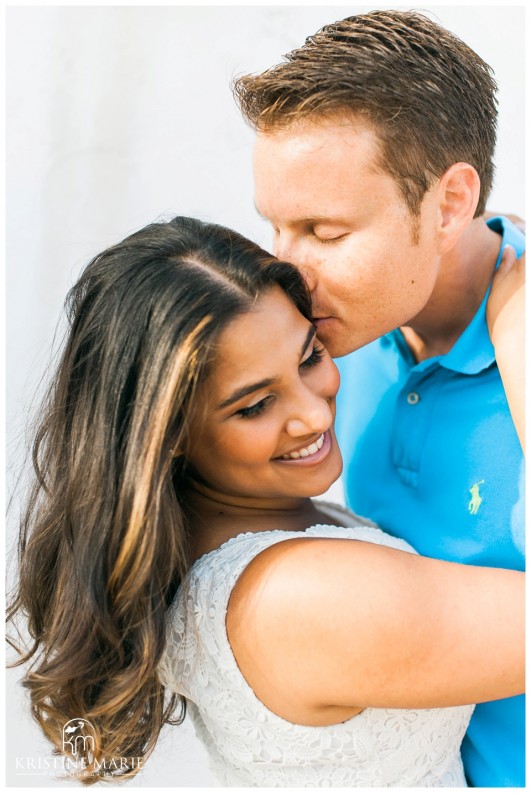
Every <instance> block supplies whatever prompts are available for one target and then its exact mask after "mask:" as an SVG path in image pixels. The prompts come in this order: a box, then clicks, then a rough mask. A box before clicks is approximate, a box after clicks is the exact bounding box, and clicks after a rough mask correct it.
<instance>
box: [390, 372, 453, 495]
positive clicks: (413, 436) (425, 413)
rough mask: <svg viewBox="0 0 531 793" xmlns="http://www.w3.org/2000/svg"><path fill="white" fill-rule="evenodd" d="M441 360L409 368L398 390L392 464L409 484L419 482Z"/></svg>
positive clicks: (413, 484) (439, 383)
mask: <svg viewBox="0 0 531 793" xmlns="http://www.w3.org/2000/svg"><path fill="white" fill-rule="evenodd" d="M443 376H444V371H443V370H441V367H440V366H439V365H438V364H435V363H434V364H431V365H429V366H425V365H423V364H419V365H417V366H415V367H413V368H412V369H411V370H410V373H409V375H408V377H407V378H406V380H405V383H404V385H403V387H402V388H401V390H400V391H399V393H398V397H397V401H396V406H395V414H394V422H393V436H392V460H393V465H394V467H395V469H396V471H397V473H398V476H399V477H400V479H401V481H402V482H403V483H404V484H405V485H407V486H408V487H412V488H416V487H418V484H419V473H420V465H421V461H422V453H423V450H424V447H425V443H426V439H427V436H428V432H429V424H430V421H431V416H432V413H433V406H434V402H435V399H436V398H437V394H438V392H439V389H440V387H441V386H442V382H443Z"/></svg>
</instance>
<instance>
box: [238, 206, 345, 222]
mask: <svg viewBox="0 0 531 793" xmlns="http://www.w3.org/2000/svg"><path fill="white" fill-rule="evenodd" d="M254 208H255V210H256V213H257V215H259V216H260V218H261V219H262V220H265V221H267V223H271V221H270V220H269V218H268V217H266V216H265V215H263V214H262V213H261V212H260V210H259V209H258V207H257V206H256V203H255V205H254ZM341 222H343V221H342V219H341V218H335V217H331V216H330V215H312V216H311V217H300V218H292V220H291V221H290V223H289V225H291V226H296V225H297V224H301V223H308V224H309V225H310V224H312V223H341Z"/></svg>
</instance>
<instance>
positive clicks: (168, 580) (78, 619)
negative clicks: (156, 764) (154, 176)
mask: <svg viewBox="0 0 531 793" xmlns="http://www.w3.org/2000/svg"><path fill="white" fill-rule="evenodd" d="M274 285H279V286H280V287H281V288H282V289H283V290H284V291H285V292H286V293H287V294H288V295H289V296H290V297H291V299H292V300H293V302H294V303H295V305H296V306H297V307H298V308H299V309H300V310H301V311H302V313H303V314H304V315H305V316H307V317H310V311H311V309H310V301H309V296H308V293H307V291H306V288H305V286H304V283H303V281H302V279H301V277H300V276H299V274H298V273H297V271H296V270H295V269H294V268H292V267H291V266H289V265H287V264H284V263H282V262H278V261H277V260H276V259H274V258H273V257H271V256H270V255H269V254H267V253H266V252H264V251H263V250H261V249H260V248H259V247H258V246H256V245H254V244H253V243H251V242H249V241H248V240H246V239H244V238H243V237H241V236H240V235H239V234H236V233H235V232H233V231H230V230H228V229H225V228H223V227H221V226H216V225H213V224H206V223H202V222H200V221H197V220H194V219H191V218H182V217H177V218H175V219H173V220H172V221H170V222H165V223H155V224H152V225H150V226H147V227H146V228H144V229H142V230H141V231H139V232H137V233H135V234H133V235H131V236H129V237H128V238H127V239H125V240H123V242H121V243H119V244H117V245H115V246H113V247H111V248H109V249H108V250H106V251H104V252H103V253H102V254H100V255H99V256H97V257H96V258H95V259H93V261H91V262H90V264H89V265H88V266H87V267H86V269H85V270H84V272H83V274H82V275H81V277H80V279H79V281H78V282H77V283H76V284H75V286H74V287H73V288H72V289H71V291H70V292H69V294H68V297H67V300H66V310H67V314H68V319H69V323H70V326H69V332H68V335H67V339H66V343H65V347H64V350H63V353H62V357H61V359H60V362H59V365H58V368H57V371H56V372H55V374H54V376H53V380H52V383H51V386H50V389H49V392H48V394H47V397H46V399H45V402H44V404H43V406H42V407H41V410H40V416H41V418H40V421H39V427H38V431H37V434H36V438H35V441H34V445H33V467H34V482H33V486H32V488H31V492H30V494H29V497H28V501H27V506H26V509H25V513H24V515H23V519H22V522H21V530H20V539H19V548H18V552H19V567H18V581H17V586H16V590H15V592H14V594H13V597H12V600H11V604H10V608H9V610H8V619H9V620H12V621H13V622H14V623H17V621H18V619H19V618H20V617H22V618H23V620H24V624H25V626H26V629H27V630H28V631H29V635H30V636H31V646H30V647H29V648H28V647H26V648H22V647H21V646H20V641H17V642H15V641H14V640H12V643H13V644H14V646H15V647H16V649H17V650H18V652H19V653H20V657H19V658H18V659H17V661H16V663H15V664H14V665H20V664H27V666H28V668H27V672H26V675H25V677H24V686H25V687H26V688H27V689H28V690H29V693H30V698H31V709H32V713H33V716H34V717H35V719H36V720H37V722H38V723H39V725H40V726H41V728H42V730H43V732H44V734H45V735H46V737H47V738H48V739H49V740H50V741H51V742H52V744H53V745H54V747H55V751H56V752H59V753H63V754H64V753H65V748H64V744H63V736H64V733H63V729H64V727H65V724H66V723H67V722H69V721H70V720H71V719H78V720H81V719H84V720H86V721H88V722H89V723H90V725H91V730H92V738H93V740H92V741H91V742H87V743H85V742H81V743H78V744H76V748H77V755H76V759H77V760H81V766H83V768H82V769H81V768H78V766H76V770H74V772H73V773H74V774H75V775H77V776H78V777H79V779H80V780H81V781H82V782H83V783H84V784H92V783H94V782H96V781H98V780H100V779H106V780H109V779H110V780H116V779H120V780H121V779H126V778H129V777H131V776H133V775H134V774H135V773H136V772H137V770H138V768H139V764H140V762H139V761H141V760H142V759H143V758H145V757H147V756H148V755H149V753H150V752H151V751H152V750H153V748H154V746H155V743H156V741H157V738H158V736H159V733H160V730H161V728H162V726H163V724H164V723H166V722H169V723H178V722H179V719H174V718H172V716H173V714H174V712H175V710H176V707H177V705H178V704H180V705H181V714H180V717H181V720H182V718H184V710H185V707H184V706H185V703H184V701H183V700H182V699H181V698H180V697H179V696H177V695H175V694H174V693H172V692H167V691H165V689H164V687H163V686H162V684H161V682H160V680H159V678H158V676H157V665H158V663H159V660H160V657H161V654H162V651H163V648H164V643H165V614H166V612H167V610H168V607H169V605H170V603H171V601H172V599H173V598H174V596H175V593H176V590H177V588H178V586H179V584H180V583H181V581H182V579H183V577H184V576H185V574H186V572H187V569H188V567H189V550H188V539H189V537H188V532H187V526H186V520H185V515H184V513H183V509H182V503H183V496H184V495H185V493H186V486H187V476H186V461H185V458H184V457H183V456H180V457H179V456H178V457H176V456H175V454H176V452H175V450H176V449H186V446H187V440H188V439H187V418H188V417H189V416H190V411H191V407H192V404H193V397H194V392H195V391H196V388H197V386H198V384H199V383H200V382H202V381H203V380H204V378H205V377H206V376H207V375H208V371H209V366H210V365H211V363H212V360H213V358H214V356H215V344H216V340H217V338H218V337H219V334H220V332H221V331H222V330H223V328H224V327H225V326H226V325H227V324H228V323H229V322H230V321H231V320H232V319H234V318H235V317H236V316H238V315H239V314H241V313H243V312H245V311H248V310H249V309H250V307H251V306H252V304H253V302H254V301H255V300H256V299H257V298H259V297H260V295H261V294H263V293H265V292H267V291H268V290H269V289H271V288H272V286H274ZM30 661H31V663H29V662H30Z"/></svg>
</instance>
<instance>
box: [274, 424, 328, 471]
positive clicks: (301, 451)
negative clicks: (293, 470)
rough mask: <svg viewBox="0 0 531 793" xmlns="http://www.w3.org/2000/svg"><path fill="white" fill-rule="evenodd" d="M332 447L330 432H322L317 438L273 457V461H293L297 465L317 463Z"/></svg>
mask: <svg viewBox="0 0 531 793" xmlns="http://www.w3.org/2000/svg"><path fill="white" fill-rule="evenodd" d="M331 448H332V440H331V438H330V432H329V431H328V430H327V431H326V432H322V433H321V434H320V435H319V437H318V438H317V440H315V441H313V442H312V443H310V444H306V445H305V446H299V447H298V448H296V449H293V450H292V451H290V452H287V453H285V454H282V455H281V456H280V457H275V458H274V460H275V462H280V463H286V462H287V463H292V464H293V463H295V464H297V465H317V464H318V463H320V462H322V461H323V460H324V459H325V457H327V456H328V454H329V453H330V449H331Z"/></svg>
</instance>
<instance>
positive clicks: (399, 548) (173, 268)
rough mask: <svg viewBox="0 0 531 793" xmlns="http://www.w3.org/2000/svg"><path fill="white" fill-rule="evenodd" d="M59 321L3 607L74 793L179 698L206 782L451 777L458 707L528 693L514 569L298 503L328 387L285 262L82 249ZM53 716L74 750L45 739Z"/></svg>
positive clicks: (326, 461) (205, 229)
mask: <svg viewBox="0 0 531 793" xmlns="http://www.w3.org/2000/svg"><path fill="white" fill-rule="evenodd" d="M508 262H509V265H510V260H508ZM509 265H506V267H508V266H509ZM513 270H514V268H513ZM503 275H504V278H503V279H502V284H501V286H502V289H501V290H498V292H497V294H498V295H499V294H500V291H501V292H503V289H504V288H507V284H508V283H509V281H510V280H511V278H513V277H514V275H513V274H512V271H511V273H504V274H503ZM496 299H498V298H496ZM500 300H501V302H502V303H503V304H505V302H506V299H505V296H504V295H502V297H501V298H500ZM492 305H493V306H494V308H493V318H492V324H493V326H495V328H496V333H497V334H498V337H499V344H500V349H503V348H504V347H505V346H506V345H507V338H508V337H509V336H510V334H508V332H507V331H506V329H505V327H504V322H505V320H504V317H505V316H506V315H505V313H504V311H505V309H504V308H503V307H502V308H498V307H496V304H495V301H494V300H493V301H492ZM67 308H68V313H69V317H70V323H71V327H70V332H69V335H68V338H67V341H66V345H65V349H64V352H63V356H62V359H61V361H60V363H59V366H58V369H57V373H56V376H55V379H54V382H53V383H52V387H51V390H50V394H49V396H48V400H47V406H46V408H45V410H44V413H43V419H42V424H41V426H40V429H39V432H38V434H37V438H36V441H35V447H34V463H35V469H36V480H35V484H34V487H33V491H32V494H31V498H30V501H29V504H28V509H27V513H26V516H25V520H24V523H23V526H22V531H21V540H20V584H19V590H18V592H17V594H16V597H15V599H14V601H13V606H12V609H11V616H14V615H16V614H17V613H18V612H22V613H24V614H25V615H27V618H28V625H29V631H30V634H31V636H32V638H33V646H32V647H31V648H30V650H29V651H28V652H27V653H26V654H25V655H23V657H22V658H21V660H20V663H23V662H26V661H28V660H29V659H31V658H33V665H32V667H31V669H30V670H29V672H28V674H27V676H26V678H25V685H26V686H27V688H28V689H29V691H30V694H31V700H32V710H33V714H34V716H35V718H36V719H37V720H38V722H39V723H40V725H41V727H42V729H43V731H44V733H45V735H46V736H47V737H48V738H49V739H50V740H51V741H52V742H53V743H54V745H55V746H56V747H57V749H58V750H59V751H63V752H65V751H68V750H69V747H70V748H71V747H72V746H74V750H73V752H72V754H73V756H74V760H75V761H76V762H78V763H79V761H80V760H81V761H82V763H81V765H79V764H78V765H76V764H75V763H74V771H75V772H76V773H77V775H78V776H79V778H80V779H81V781H83V782H84V783H86V784H91V783H93V782H95V781H97V780H98V779H99V778H101V777H103V776H106V775H107V776H109V775H111V776H116V777H117V778H125V777H128V776H132V775H134V773H136V771H137V770H138V767H139V758H143V757H145V756H146V755H148V754H149V753H150V751H151V750H152V749H153V747H154V745H155V742H156V740H157V737H158V734H159V731H160V729H161V727H162V725H163V723H164V722H166V721H168V720H170V718H171V714H172V712H173V710H174V708H175V706H176V704H177V700H178V699H179V698H180V697H181V695H184V696H186V697H187V698H188V699H189V700H190V710H191V713H192V716H193V719H194V722H195V724H196V727H197V729H198V731H199V734H200V736H201V737H202V739H203V740H204V741H205V744H206V746H207V748H208V750H209V753H210V755H211V758H212V761H213V764H214V767H215V769H216V772H217V773H218V775H219V777H220V780H221V781H222V782H224V783H225V784H229V785H265V786H276V785H294V784H295V785H297V784H301V785H306V786H319V785H336V786H338V785H339V786H341V785H345V786H353V785H364V786H370V785H382V784H384V785H400V786H409V785H423V786H430V785H433V786H436V785H446V786H449V785H463V784H465V782H464V777H463V774H462V766H461V764H460V759H459V744H460V741H461V738H462V736H463V733H464V731H465V729H466V725H467V722H468V718H469V716H470V713H471V710H472V707H471V703H474V702H478V701H482V700H488V699H493V698H497V697H505V696H510V695H512V694H516V693H519V692H520V691H521V690H522V688H523V672H524V670H523V667H524V662H523V645H524V642H523V575H522V574H521V573H516V572H513V571H505V570H486V569H481V568H473V567H465V566H461V565H456V564H450V563H444V562H439V561H435V560H431V559H423V558H421V557H418V556H417V555H416V554H415V553H414V551H413V549H411V548H410V547H409V546H407V544H406V543H404V542H403V541H401V540H398V539H395V538H392V537H390V536H388V535H385V534H384V533H383V532H381V531H379V530H378V529H376V528H375V527H373V526H372V524H371V523H370V522H369V521H367V520H364V519H361V518H357V517H356V516H354V515H352V514H351V513H348V512H347V511H346V510H343V509H340V508H337V507H331V506H327V505H325V504H323V503H322V502H319V501H317V502H313V501H311V500H310V497H311V496H315V495H318V494H320V493H323V492H325V491H326V490H327V489H328V487H329V486H330V484H331V483H332V482H333V481H334V480H335V479H336V478H337V477H338V476H339V474H340V471H341V457H340V453H339V450H338V448H337V443H336V440H335V437H334V429H333V421H334V411H335V395H336V392H337V389H338V385H339V380H338V374H337V370H336V367H335V365H334V364H333V362H332V360H331V359H330V357H329V356H328V354H327V352H326V350H325V349H324V348H323V347H322V346H321V345H320V343H319V341H318V340H317V339H316V337H315V329H314V327H313V325H312V324H311V321H310V318H311V304H310V299H309V296H308V293H307V291H306V288H305V286H304V283H303V281H302V280H301V277H300V276H299V274H298V273H297V271H296V270H295V269H294V268H292V267H291V266H289V265H287V264H284V263H282V262H278V261H277V260H275V259H274V258H273V257H271V256H269V255H268V254H266V253H265V252H264V251H262V250H260V249H259V248H258V247H257V246H255V245H254V244H252V243H250V242H248V241H247V240H245V239H243V238H242V237H240V236H239V235H238V234H236V233H235V232H231V231H229V230H227V229H223V228H221V227H219V226H213V225H209V224H203V223H200V222H199V221H195V220H192V219H189V218H175V219H174V220H173V221H171V222H169V223H160V224H154V225H151V226H148V227H147V228H145V229H143V230H142V231H140V232H138V233H136V234H133V235H132V236H130V237H128V238H127V239H125V240H124V241H123V242H122V243H120V244H118V245H116V246H114V247H112V248H110V249H108V250H107V251H105V252H103V253H102V254H101V255H100V256H98V257H96V258H95V259H94V260H93V261H92V262H91V263H90V264H89V266H88V267H87V269H86V270H85V272H84V273H83V274H82V276H81V278H80V280H79V281H78V283H77V284H76V285H75V286H74V288H73V289H72V290H71V293H70V295H69V298H68V301H67ZM493 334H494V331H493ZM493 339H494V341H495V343H497V341H496V338H495V335H493ZM512 357H513V353H512V351H511V354H510V355H507V372H508V373H509V374H508V377H509V379H510V376H511V373H512V372H513V371H514V365H513V363H512ZM508 393H509V396H510V398H511V399H513V396H514V401H515V404H516V403H517V402H518V394H516V395H514V388H513V387H512V386H511V387H509V389H508ZM342 526H347V527H348V528H341V527H342ZM352 540H361V541H362V542H359V541H358V542H352ZM165 691H167V693H168V694H169V695H170V696H169V700H168V701H166V700H165ZM459 706H464V707H459ZM73 718H76V719H78V720H79V723H81V720H85V723H87V724H90V729H91V740H90V741H87V740H83V741H82V742H80V743H79V744H76V743H68V741H66V742H65V736H64V733H63V729H64V725H65V723H66V722H68V721H69V720H70V719H73ZM71 729H72V730H74V729H75V727H74V726H72V728H71Z"/></svg>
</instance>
